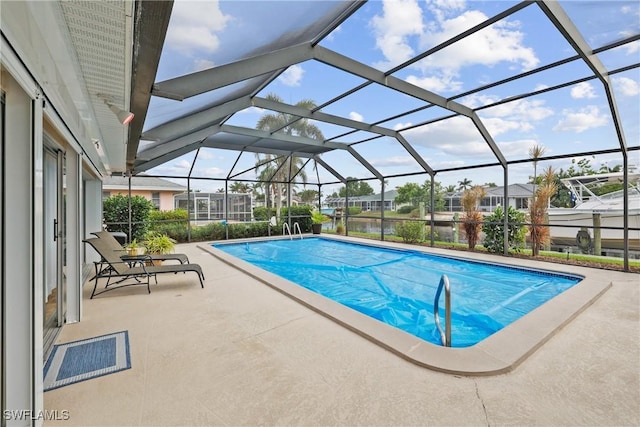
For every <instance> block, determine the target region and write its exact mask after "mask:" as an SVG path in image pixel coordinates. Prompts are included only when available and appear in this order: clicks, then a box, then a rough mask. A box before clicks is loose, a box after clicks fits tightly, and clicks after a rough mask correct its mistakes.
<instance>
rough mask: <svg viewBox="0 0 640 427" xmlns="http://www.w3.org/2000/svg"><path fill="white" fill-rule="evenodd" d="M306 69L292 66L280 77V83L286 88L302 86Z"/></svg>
mask: <svg viewBox="0 0 640 427" xmlns="http://www.w3.org/2000/svg"><path fill="white" fill-rule="evenodd" d="M303 75H304V69H303V68H302V67H301V66H300V65H292V66H290V67H289V68H287V69H286V70H285V72H284V73H282V74H280V76H278V81H279V82H281V83H282V84H283V85H285V86H300V81H301V80H302V76H303Z"/></svg>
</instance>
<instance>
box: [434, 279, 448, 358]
mask: <svg viewBox="0 0 640 427" xmlns="http://www.w3.org/2000/svg"><path fill="white" fill-rule="evenodd" d="M442 288H444V317H445V321H444V322H445V325H444V327H445V331H443V330H442V326H441V325H440V314H439V313H438V305H439V302H440V294H441V293H442ZM433 317H434V319H435V322H436V327H437V328H438V332H440V341H441V342H442V345H443V346H445V347H451V286H450V285H449V278H448V277H447V275H446V274H443V275H442V277H441V278H440V284H439V285H438V290H437V291H436V297H435V299H434V300H433Z"/></svg>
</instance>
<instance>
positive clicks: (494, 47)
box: [371, 0, 539, 92]
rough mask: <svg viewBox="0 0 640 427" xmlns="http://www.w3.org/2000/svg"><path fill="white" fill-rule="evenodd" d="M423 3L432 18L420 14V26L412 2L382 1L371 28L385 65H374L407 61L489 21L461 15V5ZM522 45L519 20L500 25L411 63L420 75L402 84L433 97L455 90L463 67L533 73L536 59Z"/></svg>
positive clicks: (438, 0) (441, 0)
mask: <svg viewBox="0 0 640 427" xmlns="http://www.w3.org/2000/svg"><path fill="white" fill-rule="evenodd" d="M425 4H426V6H427V9H428V10H429V12H431V14H432V15H433V16H431V15H429V16H426V15H425V18H424V22H423V11H422V9H421V8H420V6H419V5H418V3H417V2H416V1H415V0H400V1H391V0H386V1H385V2H384V4H383V14H382V16H375V17H374V18H373V19H372V21H371V25H372V27H373V28H374V33H375V37H376V46H377V47H378V48H379V49H380V50H381V52H382V54H383V55H384V57H385V60H386V61H384V62H379V63H377V64H375V65H374V66H376V67H377V68H380V69H388V68H390V67H391V66H394V65H397V64H399V63H402V62H404V61H406V60H408V59H410V58H411V57H412V56H413V55H414V52H415V51H417V50H420V51H424V50H426V49H429V48H431V47H433V46H436V45H438V44H440V43H442V42H444V41H446V40H448V39H450V38H452V37H454V36H456V35H458V34H459V33H461V32H463V31H465V30H467V29H469V28H471V27H473V26H474V25H477V24H479V23H481V22H483V21H485V20H486V19H487V18H488V17H487V16H486V15H485V14H484V13H482V12H480V11H477V10H467V11H464V12H462V13H460V12H461V11H463V10H464V8H465V7H466V2H465V1H463V0H454V1H445V0H427V1H426V2H425ZM434 18H435V19H434ZM412 36H413V37H418V38H419V43H418V45H412V43H411V42H412ZM523 40H524V34H523V33H522V32H521V31H520V23H519V22H518V21H505V20H503V21H500V22H498V23H496V24H494V25H492V26H490V27H488V28H485V29H484V30H482V31H480V32H477V33H475V34H473V35H471V36H469V37H466V38H465V39H463V40H460V41H458V42H456V43H455V44H453V45H451V46H449V47H447V48H445V49H443V50H441V51H439V52H436V53H435V54H433V55H431V56H429V57H427V58H425V59H423V60H421V61H419V62H418V63H416V64H414V65H413V68H415V69H418V70H420V71H421V72H422V73H423V74H422V75H410V76H409V77H408V78H407V81H408V82H410V83H412V84H415V85H417V86H420V87H422V88H425V89H428V90H431V91H436V92H447V91H459V90H460V89H461V87H462V82H461V81H460V79H459V72H460V70H461V69H462V68H463V67H467V66H472V65H478V64H480V65H485V66H488V67H492V66H495V65H496V64H498V63H502V62H507V63H511V64H512V65H513V66H519V67H520V68H521V69H522V70H529V69H532V68H534V67H536V66H537V64H538V63H539V60H538V58H537V57H536V55H535V52H534V51H533V49H531V48H529V47H526V46H525V45H524V43H523Z"/></svg>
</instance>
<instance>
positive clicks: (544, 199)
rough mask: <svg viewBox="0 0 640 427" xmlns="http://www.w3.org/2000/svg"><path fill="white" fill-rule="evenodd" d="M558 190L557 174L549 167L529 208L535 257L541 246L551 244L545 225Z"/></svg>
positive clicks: (547, 228) (532, 248)
mask: <svg viewBox="0 0 640 427" xmlns="http://www.w3.org/2000/svg"><path fill="white" fill-rule="evenodd" d="M556 189H557V186H556V180H555V172H554V170H553V168H552V167H551V166H549V167H547V169H545V171H544V174H543V177H542V183H541V184H540V186H539V187H538V190H537V191H536V193H535V197H534V199H533V200H534V201H533V203H531V205H530V206H529V216H530V217H531V225H529V232H530V233H531V252H532V255H533V256H534V257H535V256H538V254H539V253H540V245H542V244H546V243H548V242H549V237H550V235H549V227H548V226H546V225H543V223H546V222H548V219H547V209H548V207H549V201H550V199H551V196H553V195H554V194H555V192H556Z"/></svg>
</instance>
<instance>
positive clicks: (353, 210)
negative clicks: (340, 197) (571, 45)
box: [347, 206, 362, 215]
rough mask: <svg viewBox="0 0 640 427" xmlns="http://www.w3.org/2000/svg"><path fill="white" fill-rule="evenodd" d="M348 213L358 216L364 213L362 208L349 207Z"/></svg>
mask: <svg viewBox="0 0 640 427" xmlns="http://www.w3.org/2000/svg"><path fill="white" fill-rule="evenodd" d="M347 212H348V213H349V215H358V214H359V213H362V208H361V207H360V206H349V208H348V209H347Z"/></svg>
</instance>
